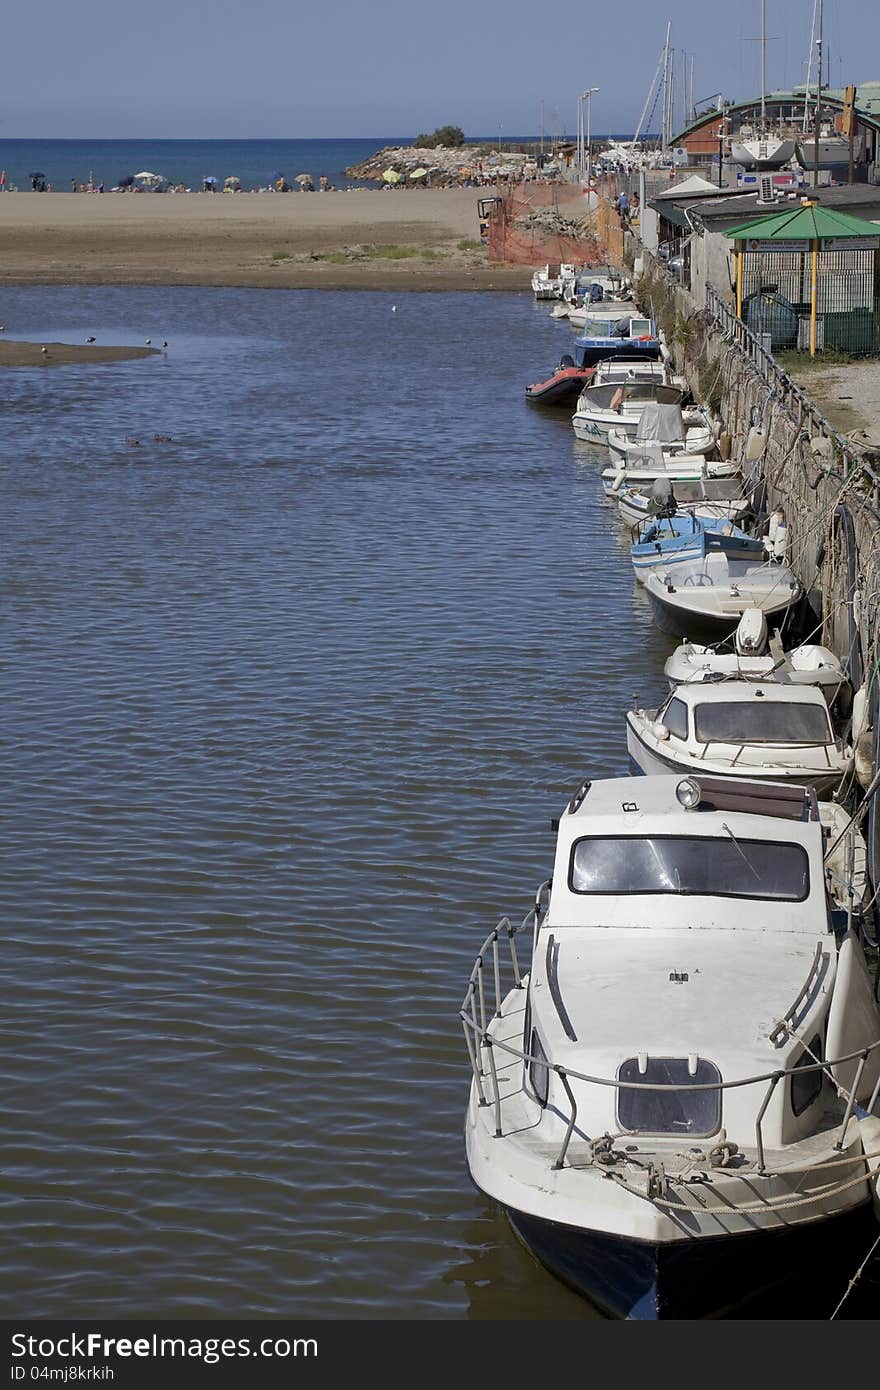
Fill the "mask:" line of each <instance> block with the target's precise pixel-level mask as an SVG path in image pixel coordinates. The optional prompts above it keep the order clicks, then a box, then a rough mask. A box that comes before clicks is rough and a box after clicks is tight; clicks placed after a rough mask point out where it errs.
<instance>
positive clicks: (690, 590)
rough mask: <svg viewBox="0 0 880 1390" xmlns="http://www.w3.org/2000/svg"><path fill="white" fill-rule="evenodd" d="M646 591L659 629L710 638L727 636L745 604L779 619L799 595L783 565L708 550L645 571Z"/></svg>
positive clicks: (694, 636)
mask: <svg viewBox="0 0 880 1390" xmlns="http://www.w3.org/2000/svg"><path fill="white" fill-rule="evenodd" d="M645 592H646V593H647V595H648V597H649V599H650V600H651V607H652V609H653V611H654V618H655V621H656V623H657V625H658V627H659V628H660V629H661V631H663V632H668V633H671V635H672V636H673V637H691V638H694V639H695V640H696V641H698V642H701V641H707V642H714V641H718V640H720V639H723V638H725V637H730V636H732V634H733V631H734V629H735V628H736V625H737V623H738V622H739V620H740V618H741V617H742V615H743V612H744V610H745V609H746V608H760V609H761V611H762V612H763V613H764V614H765V616H766V617H767V619H768V621H769V619H771V618H777V619H779V620H780V622H781V621H782V620H783V619H784V618H785V617H786V616H787V615H788V614H789V613H790V612H791V611H792V610H793V609H794V607H795V604H797V603H798V602H799V600H800V598H801V595H802V592H803V591H802V589H801V585H800V582H799V581H798V579H797V577H796V575H795V574H794V573H793V572H792V571H791V570H790V569H789V568H788V566H787V565H779V564H776V563H774V562H772V561H770V560H768V561H767V562H766V563H765V564H763V565H762V564H750V563H749V562H748V561H741V560H728V558H727V556H726V555H718V554H713V555H707V556H706V558H705V560H702V561H694V562H693V563H692V564H690V565H682V566H680V567H678V568H677V569H676V570H675V571H674V572H673V571H672V570H669V569H667V568H664V567H662V566H660V567H658V568H657V569H654V570H652V571H651V573H650V574H648V575H646V576H645Z"/></svg>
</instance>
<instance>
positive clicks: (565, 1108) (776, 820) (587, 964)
mask: <svg viewBox="0 0 880 1390" xmlns="http://www.w3.org/2000/svg"><path fill="white" fill-rule="evenodd" d="M829 833H831V831H830V829H829ZM825 858H826V835H825V834H824V832H823V821H822V820H821V819H820V813H819V809H818V804H817V801H816V798H815V796H814V794H813V793H812V792H810V791H808V790H807V789H805V788H803V787H796V786H790V787H780V786H775V785H768V784H766V783H764V782H743V783H740V784H733V783H731V782H729V781H728V780H726V779H718V780H716V779H713V778H710V777H703V776H700V777H695V778H691V777H687V778H684V779H681V778H677V777H670V776H662V777H646V778H643V779H640V780H638V781H632V780H630V779H614V780H608V781H597V782H592V783H591V782H590V781H585V782H584V783H583V784H582V785H581V786H580V787H579V788H578V790H577V792H576V793H575V795H574V796H573V797H572V799H571V801H570V802H569V804H568V806H567V808H566V810H565V811H564V812H563V814H562V816H561V817H560V819H559V822H558V837H557V846H556V856H555V864H554V869H553V876H552V879H550V880H548V882H547V883H545V884H542V885H541V887H540V889H539V890H538V893H537V895H536V899H535V906H534V909H533V910H532V911H531V912H529V914H528V915H527V916H526V917H525V919H524V920H523V922H522V923H521V924H520V925H519V926H515V925H513V924H512V923H511V922H510V920H509V919H507V918H505V919H503V920H502V921H501V922H500V923H499V924H498V926H497V927H496V928H495V930H494V931H493V932H491V933H490V934H489V936H488V937H487V938H486V940H485V942H484V943H483V945H482V947H481V949H480V952H479V955H478V957H477V961H476V963H475V965H474V968H473V970H472V971H471V975H470V978H469V981H468V985H467V990H466V993H465V997H464V1000H463V1003H462V1007H461V1011H460V1017H461V1021H462V1025H463V1028H464V1034H465V1039H466V1043H467V1048H468V1054H469V1058H470V1063H471V1071H472V1079H471V1087H470V1097H469V1104H468V1110H467V1117H466V1123H465V1143H466V1155H467V1164H468V1168H469V1171H470V1174H471V1177H472V1178H473V1180H474V1182H475V1183H476V1185H477V1186H478V1188H480V1190H481V1191H483V1192H484V1193H485V1194H486V1195H487V1196H488V1197H490V1198H491V1199H492V1200H493V1201H495V1202H497V1203H498V1204H499V1206H500V1207H501V1209H502V1210H503V1211H504V1212H505V1213H506V1214H507V1216H508V1218H509V1220H510V1222H511V1224H512V1226H513V1228H514V1230H515V1231H516V1233H517V1234H518V1235H519V1237H520V1238H521V1240H522V1241H523V1242H524V1243H525V1245H526V1246H527V1247H528V1248H529V1249H530V1250H531V1251H532V1252H533V1253H534V1254H535V1255H536V1256H537V1258H538V1259H539V1260H540V1261H541V1262H542V1263H543V1264H544V1265H545V1266H546V1267H547V1268H548V1269H549V1270H550V1271H551V1272H552V1273H553V1274H555V1275H556V1276H557V1277H558V1278H560V1279H561V1280H563V1281H564V1282H565V1283H566V1284H568V1285H570V1286H571V1287H572V1288H574V1289H576V1290H577V1291H578V1292H580V1293H581V1294H583V1295H585V1296H586V1297H587V1298H589V1299H590V1300H591V1302H592V1303H593V1304H594V1305H595V1306H597V1307H598V1308H600V1309H601V1310H603V1311H604V1312H606V1313H607V1314H609V1315H611V1316H617V1317H623V1318H630V1319H640V1320H649V1319H650V1320H656V1319H674V1318H706V1317H719V1316H721V1317H723V1316H732V1315H740V1316H743V1315H745V1316H748V1315H752V1316H761V1315H763V1316H765V1317H767V1316H771V1317H772V1316H779V1315H780V1308H781V1307H782V1306H784V1305H783V1304H782V1299H784V1298H786V1297H788V1298H789V1299H796V1300H797V1306H798V1309H799V1312H798V1316H805V1315H809V1313H810V1312H814V1313H815V1312H816V1311H817V1310H816V1308H815V1303H816V1299H817V1296H818V1295H819V1294H820V1293H821V1292H824V1305H823V1308H822V1310H821V1312H822V1315H824V1316H827V1303H828V1297H829V1294H828V1290H829V1289H834V1288H835V1287H839V1289H840V1291H841V1292H843V1291H844V1289H845V1288H846V1284H847V1280H848V1279H849V1278H850V1276H851V1275H852V1271H853V1268H854V1267H855V1266H856V1264H857V1263H858V1261H859V1260H861V1259H862V1258H863V1256H864V1253H865V1251H866V1250H867V1248H868V1247H869V1245H870V1242H871V1240H872V1239H873V1236H874V1233H875V1232H876V1222H875V1218H874V1215H873V1211H872V1206H871V1199H872V1193H873V1189H874V1187H875V1185H876V1181H877V1162H878V1159H877V1152H876V1151H877V1149H878V1147H880V1145H878V1143H877V1137H876V1136H877V1130H878V1119H877V1107H878V1089H880V1079H878V1078H880V1010H878V1005H877V1001H876V999H875V997H874V992H873V987H872V981H871V978H870V975H869V973H868V969H867V965H866V961H865V954H864V949H863V945H862V941H861V939H860V936H859V933H858V930H857V928H856V926H855V925H854V922H853V918H852V916H851V914H848V913H845V914H844V921H843V924H842V925H841V924H840V918H839V914H838V918H837V920H836V921H835V918H834V917H833V915H832V914H831V913H830V911H829V907H830V905H831V903H832V899H831V898H830V897H829V892H828V887H829V874H828V870H827V865H826V862H825ZM839 862H842V863H844V864H847V863H851V862H852V856H850V855H845V856H843V859H842V861H839ZM529 956H530V963H528V962H527V957H529ZM521 960H522V964H521ZM817 1270H821V1273H822V1280H821V1281H820V1280H819V1279H817V1275H816V1272H817ZM834 1281H837V1282H836V1285H835V1282H834Z"/></svg>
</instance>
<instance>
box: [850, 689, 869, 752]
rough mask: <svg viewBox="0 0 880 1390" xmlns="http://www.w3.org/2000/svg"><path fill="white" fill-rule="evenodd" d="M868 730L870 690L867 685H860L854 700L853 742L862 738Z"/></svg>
mask: <svg viewBox="0 0 880 1390" xmlns="http://www.w3.org/2000/svg"><path fill="white" fill-rule="evenodd" d="M867 732H868V692H867V690H866V688H865V686H863V685H860V686H859V688H858V690H857V691H856V693H855V695H854V696H853V702H852V736H853V742H855V740H856V739H857V738H861V736H862V734H866V733H867Z"/></svg>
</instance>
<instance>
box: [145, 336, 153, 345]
mask: <svg viewBox="0 0 880 1390" xmlns="http://www.w3.org/2000/svg"><path fill="white" fill-rule="evenodd" d="M152 341H153V340H152V338H144V346H145V347H149V346H150V343H151V342H152Z"/></svg>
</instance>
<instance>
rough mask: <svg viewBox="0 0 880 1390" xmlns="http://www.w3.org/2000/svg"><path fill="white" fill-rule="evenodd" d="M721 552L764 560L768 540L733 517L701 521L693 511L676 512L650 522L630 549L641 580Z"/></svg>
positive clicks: (737, 556) (672, 570)
mask: <svg viewBox="0 0 880 1390" xmlns="http://www.w3.org/2000/svg"><path fill="white" fill-rule="evenodd" d="M716 552H717V553H719V554H722V555H726V556H727V558H728V560H734V559H751V560H752V561H756V560H760V559H761V558H762V557H763V554H764V542H763V541H762V540H761V539H760V538H758V537H755V536H750V535H748V534H747V533H746V532H745V531H743V530H741V529H740V527H739V526H734V524H733V522H731V521H718V520H716V519H715V518H712V519H709V520H706V521H701V520H700V518H699V517H696V516H694V515H693V514H692V513H689V512H684V513H673V514H672V515H669V514H667V515H664V516H657V517H654V518H653V519H652V520H651V521H648V522H646V524H645V525H644V526H643V527H642V530H641V531H640V532H639V533H638V536H637V537H636V539H635V540H634V541H633V544H632V547H631V549H630V558H631V560H632V567H633V571H634V572H635V577H636V579H637V580H638V581H639V583H640V584H643V583H644V582H645V575H646V574H648V573H650V571H651V570H653V569H656V568H658V567H659V566H662V567H663V568H664V569H665V570H666V571H667V573H672V574H674V573H675V572H676V570H678V569H680V568H683V567H684V566H689V565H691V564H693V562H694V561H695V560H703V559H705V557H706V556H707V555H711V554H715V553H716Z"/></svg>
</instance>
